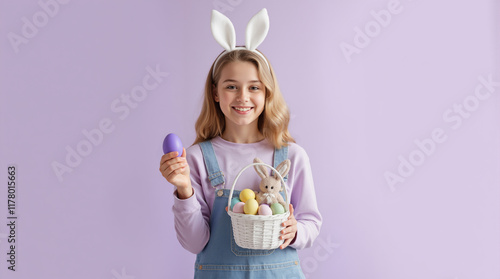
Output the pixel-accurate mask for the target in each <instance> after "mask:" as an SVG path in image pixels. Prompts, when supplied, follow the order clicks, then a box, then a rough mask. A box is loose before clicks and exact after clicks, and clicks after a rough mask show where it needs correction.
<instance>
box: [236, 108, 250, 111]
mask: <svg viewBox="0 0 500 279" xmlns="http://www.w3.org/2000/svg"><path fill="white" fill-rule="evenodd" d="M234 109H235V110H237V111H249V110H251V109H252V108H236V107H235V108H234Z"/></svg>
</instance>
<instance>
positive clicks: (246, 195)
mask: <svg viewBox="0 0 500 279" xmlns="http://www.w3.org/2000/svg"><path fill="white" fill-rule="evenodd" d="M250 199H255V192H254V191H252V190H250V189H245V190H243V191H241V192H240V201H242V202H247V200H250Z"/></svg>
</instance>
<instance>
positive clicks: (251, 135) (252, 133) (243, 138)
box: [221, 126, 264, 143]
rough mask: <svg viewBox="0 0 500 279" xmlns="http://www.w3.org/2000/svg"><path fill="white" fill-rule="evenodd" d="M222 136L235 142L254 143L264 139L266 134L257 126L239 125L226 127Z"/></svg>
mask: <svg viewBox="0 0 500 279" xmlns="http://www.w3.org/2000/svg"><path fill="white" fill-rule="evenodd" d="M221 138H223V139H224V140H226V141H230V142H234V143H254V142H259V141H261V140H263V139H264V135H262V133H261V132H260V131H259V129H257V127H256V126H255V127H252V128H251V127H248V126H247V127H238V128H237V129H236V128H233V129H231V127H226V129H225V130H224V132H223V133H222V136H221Z"/></svg>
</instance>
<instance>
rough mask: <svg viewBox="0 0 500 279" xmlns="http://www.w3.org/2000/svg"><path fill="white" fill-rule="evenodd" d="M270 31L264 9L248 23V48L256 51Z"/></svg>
mask: <svg viewBox="0 0 500 279" xmlns="http://www.w3.org/2000/svg"><path fill="white" fill-rule="evenodd" d="M212 29H213V28H212ZM268 31H269V16H268V15H267V9H266V8H264V9H262V10H260V12H258V13H257V14H255V15H254V16H253V17H252V18H251V19H250V21H249V22H248V25H247V30H246V38H245V39H246V41H245V43H246V45H245V46H246V48H247V49H249V50H255V49H256V48H257V47H258V46H259V45H260V44H261V43H262V42H263V41H264V39H265V38H266V36H267V32H268Z"/></svg>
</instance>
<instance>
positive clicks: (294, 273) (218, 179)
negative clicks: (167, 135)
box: [160, 9, 322, 279]
mask: <svg viewBox="0 0 500 279" xmlns="http://www.w3.org/2000/svg"><path fill="white" fill-rule="evenodd" d="M221 16H222V17H223V15H222V14H219V13H217V12H215V11H214V12H213V14H212V32H213V34H214V37H216V40H218V38H217V34H216V33H217V32H218V31H217V30H219V31H220V30H222V29H217V28H223V27H220V26H219V27H217V24H215V27H214V21H217V20H219V22H220V21H221ZM224 18H225V17H224ZM224 18H222V20H225V23H226V27H227V26H228V25H227V21H228V20H229V19H227V18H225V19H224ZM255 18H257V20H254V19H255ZM226 19H227V20H226ZM262 19H263V20H262ZM266 19H267V11H266V10H265V9H263V10H262V11H261V12H259V13H258V14H257V15H256V16H254V18H252V20H251V21H250V23H249V26H250V25H251V24H254V26H257V25H258V26H262V24H264V25H265V24H266V22H265V21H266ZM258 20H260V21H258ZM229 22H230V21H229ZM259 23H260V25H259ZM230 26H232V24H231V25H230ZM267 26H268V22H267ZM214 28H215V30H214ZM250 29H252V28H250ZM248 30H249V28H248V26H247V46H246V47H234V42H233V45H231V42H229V44H228V45H226V47H227V46H229V47H228V48H226V51H223V52H222V53H221V54H220V55H219V57H218V58H217V60H216V61H215V62H214V64H213V65H212V67H211V69H210V72H209V74H208V77H207V80H206V84H205V93H204V95H205V96H204V101H203V107H202V110H201V113H200V116H199V118H198V121H197V122H196V125H195V128H196V140H195V142H194V143H193V145H191V146H190V147H189V148H188V149H187V150H186V149H183V152H182V155H181V156H180V157H177V155H178V153H177V152H171V153H167V154H165V155H163V156H162V158H161V162H160V172H161V173H162V175H163V176H164V177H165V178H166V179H167V181H168V182H170V183H171V184H173V185H174V186H175V187H176V190H175V191H174V194H173V196H174V205H173V207H172V209H173V212H174V219H175V230H176V233H177V239H178V240H179V242H180V243H181V245H182V246H183V247H184V248H185V249H186V250H188V251H190V252H192V253H194V254H197V257H196V262H195V278H218V279H221V278H304V275H303V273H302V271H301V269H300V264H299V258H298V255H297V251H296V249H303V248H307V247H310V246H311V245H312V244H313V241H314V240H315V238H316V237H317V236H318V234H319V230H320V227H321V223H322V218H321V215H320V213H319V211H318V208H317V205H316V194H315V190H314V184H313V178H312V172H311V167H310V163H309V158H308V156H307V154H306V152H305V151H304V149H303V148H301V147H300V146H299V145H297V144H296V143H295V141H294V139H293V138H292V136H291V135H290V133H289V132H288V122H289V119H290V116H289V112H288V108H287V105H286V103H285V101H284V99H283V97H282V95H281V92H280V89H279V87H278V82H277V80H276V76H275V73H274V70H273V68H272V66H271V64H270V63H269V61H268V60H267V58H265V57H264V55H263V54H262V53H260V52H258V51H257V50H256V46H255V44H254V46H255V47H254V48H252V47H249V46H248V45H249V44H251V42H248V41H249V40H248V37H249V36H250V37H252V34H250V35H248V32H249V31H248ZM222 31H227V30H222ZM229 31H231V30H229ZM222 33H224V34H227V33H228V32H222ZM229 33H231V32H229ZM233 33H234V30H233ZM253 33H254V38H255V34H257V36H259V35H260V36H261V35H262V33H265V34H264V37H265V35H266V34H267V30H258V31H255V28H254V29H253ZM261 37H262V36H261ZM219 39H220V38H219ZM262 40H263V38H262ZM262 40H260V41H262ZM218 42H219V43H221V42H220V40H218ZM221 45H222V44H221ZM223 46H224V45H223ZM255 157H258V158H260V159H261V160H262V161H263V162H264V163H268V164H270V165H273V166H274V167H276V166H277V165H278V164H279V163H280V162H281V161H283V160H285V159H287V158H288V159H290V161H291V167H290V170H289V172H288V175H287V176H286V179H287V180H286V181H287V187H288V188H287V192H288V195H289V197H290V208H289V211H290V217H289V218H288V220H287V221H286V222H284V223H283V226H284V229H283V230H282V235H281V238H282V239H284V243H283V244H282V245H281V246H280V247H279V249H273V250H251V249H244V248H241V247H239V246H238V245H237V244H236V243H235V241H234V237H233V231H232V228H231V220H230V217H229V215H228V214H227V212H226V211H227V207H226V206H227V203H228V196H229V191H230V186H231V185H232V183H233V181H234V179H235V176H236V175H237V173H238V172H239V171H240V170H241V169H242V168H243V167H245V166H247V165H248V164H251V163H252V162H253V159H254V158H255ZM259 182H260V177H259V176H258V175H257V174H256V173H254V172H253V171H251V170H248V171H246V172H243V174H242V176H241V177H240V179H239V180H238V183H239V184H240V185H236V187H235V191H234V196H235V197H237V196H238V195H239V191H240V190H242V189H244V188H252V189H253V190H257V191H258V190H259V189H258V185H259ZM228 185H229V187H227V186H228Z"/></svg>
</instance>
